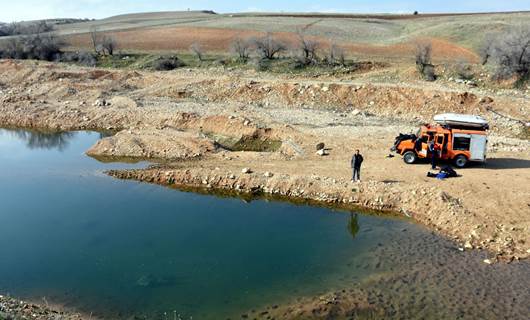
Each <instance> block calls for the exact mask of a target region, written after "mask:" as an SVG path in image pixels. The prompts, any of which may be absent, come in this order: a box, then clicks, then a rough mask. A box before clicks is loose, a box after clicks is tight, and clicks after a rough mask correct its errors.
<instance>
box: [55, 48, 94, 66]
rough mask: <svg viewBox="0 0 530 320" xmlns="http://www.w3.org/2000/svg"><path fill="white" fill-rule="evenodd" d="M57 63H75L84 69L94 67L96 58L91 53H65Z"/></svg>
mask: <svg viewBox="0 0 530 320" xmlns="http://www.w3.org/2000/svg"><path fill="white" fill-rule="evenodd" d="M58 61H59V62H71V63H77V64H80V65H83V66H86V67H95V66H96V65H97V58H96V56H95V55H94V54H93V53H90V52H86V51H81V52H65V53H63V54H62V55H61V56H60V58H59V59H58Z"/></svg>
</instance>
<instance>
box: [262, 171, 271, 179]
mask: <svg viewBox="0 0 530 320" xmlns="http://www.w3.org/2000/svg"><path fill="white" fill-rule="evenodd" d="M273 175H274V174H273V173H272V172H269V171H267V172H265V173H264V174H263V176H264V177H266V178H271V177H272V176H273Z"/></svg>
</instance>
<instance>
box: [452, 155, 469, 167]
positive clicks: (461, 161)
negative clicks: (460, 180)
mask: <svg viewBox="0 0 530 320" xmlns="http://www.w3.org/2000/svg"><path fill="white" fill-rule="evenodd" d="M454 161H455V166H456V167H457V168H463V167H465V166H466V165H467V158H466V156H464V155H463V154H461V155H458V156H456V158H455V160H454Z"/></svg>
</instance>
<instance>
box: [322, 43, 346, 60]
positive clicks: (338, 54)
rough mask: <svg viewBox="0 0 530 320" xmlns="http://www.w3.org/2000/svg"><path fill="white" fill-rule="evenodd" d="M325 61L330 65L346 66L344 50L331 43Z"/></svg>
mask: <svg viewBox="0 0 530 320" xmlns="http://www.w3.org/2000/svg"><path fill="white" fill-rule="evenodd" d="M326 61H327V63H328V64H330V65H341V66H344V65H346V55H345V53H344V49H343V48H342V47H340V46H339V45H338V44H336V43H335V42H332V43H331V44H330V46H329V53H328V55H327V57H326Z"/></svg>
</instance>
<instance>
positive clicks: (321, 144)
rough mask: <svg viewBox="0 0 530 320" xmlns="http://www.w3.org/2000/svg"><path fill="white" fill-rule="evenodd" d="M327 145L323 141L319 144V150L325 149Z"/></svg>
mask: <svg viewBox="0 0 530 320" xmlns="http://www.w3.org/2000/svg"><path fill="white" fill-rule="evenodd" d="M325 147H326V145H325V144H324V143H323V142H321V143H319V144H317V151H318V150H323V149H324V148H325Z"/></svg>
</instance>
